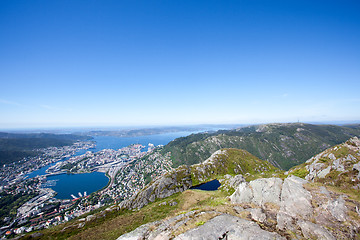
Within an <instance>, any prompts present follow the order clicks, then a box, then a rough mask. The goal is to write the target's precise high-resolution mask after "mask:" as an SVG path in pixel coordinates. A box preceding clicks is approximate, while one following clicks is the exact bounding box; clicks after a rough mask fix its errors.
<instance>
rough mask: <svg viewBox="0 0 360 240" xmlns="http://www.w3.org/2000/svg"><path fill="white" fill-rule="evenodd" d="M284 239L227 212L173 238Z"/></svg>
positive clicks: (198, 239)
mask: <svg viewBox="0 0 360 240" xmlns="http://www.w3.org/2000/svg"><path fill="white" fill-rule="evenodd" d="M225 237H227V239H239V240H242V239H247V240H251V239H254V240H259V239H264V240H266V239H269V240H270V239H285V238H283V237H282V236H280V235H279V234H277V233H273V232H268V231H265V230H262V229H261V228H260V227H259V226H258V225H257V224H256V223H254V222H251V221H248V220H245V219H241V218H238V217H235V216H231V215H228V214H223V215H220V216H217V217H215V218H213V219H211V220H209V221H208V222H206V223H205V224H204V225H202V226H200V227H197V228H194V229H191V230H189V231H187V232H185V233H183V234H180V235H179V236H177V237H176V238H175V240H204V239H221V238H225Z"/></svg>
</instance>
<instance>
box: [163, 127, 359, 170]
mask: <svg viewBox="0 0 360 240" xmlns="http://www.w3.org/2000/svg"><path fill="white" fill-rule="evenodd" d="M353 136H360V125H352V127H341V126H335V125H312V124H305V123H273V124H262V125H253V126H248V127H242V128H238V129H235V130H220V131H217V132H215V133H199V134H192V135H190V136H187V137H182V138H177V139H175V140H174V141H172V142H170V143H169V144H167V145H166V146H164V148H163V150H162V153H163V154H165V153H168V152H170V153H171V158H172V160H173V166H174V167H177V166H179V165H182V164H185V165H192V164H196V163H199V162H202V161H204V160H206V159H207V158H208V157H210V155H211V154H212V153H214V152H215V151H216V150H219V149H222V148H237V149H244V150H247V151H248V152H250V153H251V154H253V155H255V156H257V157H258V158H260V159H263V160H267V161H269V162H271V163H272V164H273V165H274V166H276V167H279V168H282V169H285V170H288V169H290V168H291V167H293V166H296V165H298V164H301V163H303V162H305V161H306V160H307V159H309V158H310V157H312V156H313V155H315V154H317V153H319V152H321V151H323V150H325V149H326V148H329V147H330V146H333V145H336V144H339V143H341V142H344V141H346V140H347V139H349V138H350V137H353Z"/></svg>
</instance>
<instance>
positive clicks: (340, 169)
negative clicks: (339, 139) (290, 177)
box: [289, 137, 360, 189]
mask: <svg viewBox="0 0 360 240" xmlns="http://www.w3.org/2000/svg"><path fill="white" fill-rule="evenodd" d="M299 173H301V175H302V176H303V177H304V178H305V179H306V180H308V181H312V182H321V183H326V184H330V185H334V186H338V187H344V188H348V187H351V188H354V189H360V140H359V139H358V138H357V137H353V138H351V139H349V140H348V141H346V142H345V143H343V144H340V145H337V146H335V147H332V148H329V149H327V150H325V151H323V152H321V153H319V154H317V155H316V156H314V157H312V158H310V159H309V160H307V161H306V163H305V164H303V165H300V166H298V167H294V168H293V169H291V170H289V174H296V175H299Z"/></svg>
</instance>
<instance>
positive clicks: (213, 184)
mask: <svg viewBox="0 0 360 240" xmlns="http://www.w3.org/2000/svg"><path fill="white" fill-rule="evenodd" d="M220 186H221V184H220V182H219V181H218V180H217V179H214V180H212V181H210V182H207V183H203V184H200V185H196V186H193V187H191V188H190V189H199V190H204V191H216V190H218V188H219V187H220Z"/></svg>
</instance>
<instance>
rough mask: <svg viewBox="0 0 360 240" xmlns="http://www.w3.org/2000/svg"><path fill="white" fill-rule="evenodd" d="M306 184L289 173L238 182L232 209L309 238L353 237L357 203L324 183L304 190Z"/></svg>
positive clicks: (277, 229)
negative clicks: (333, 190)
mask: <svg viewBox="0 0 360 240" xmlns="http://www.w3.org/2000/svg"><path fill="white" fill-rule="evenodd" d="M307 183H308V182H307V181H306V180H304V179H302V178H299V177H296V176H293V175H291V176H289V177H287V178H286V179H285V180H284V181H282V180H281V179H279V178H269V179H257V180H254V181H251V182H250V183H246V182H243V183H240V184H239V186H238V188H237V189H236V191H235V192H234V193H233V194H232V195H231V196H230V199H231V202H232V203H233V204H236V206H235V207H234V208H235V209H234V210H235V211H236V212H237V213H239V214H241V212H248V213H250V215H251V219H252V220H254V221H256V222H259V223H262V224H265V225H266V224H268V225H271V223H273V224H272V228H273V229H274V230H276V231H282V232H286V231H291V232H293V233H294V234H296V235H301V236H304V237H305V238H311V239H313V238H314V239H339V238H341V239H343V238H353V237H354V234H355V232H357V233H359V232H360V226H358V225H359V224H357V222H358V219H359V216H358V217H357V215H356V210H357V208H356V207H357V206H358V205H360V204H359V203H358V202H354V201H352V200H350V199H348V197H347V196H346V195H339V194H337V193H334V192H331V191H329V190H328V189H326V188H325V187H324V186H322V187H313V188H309V189H307V188H306V187H305V186H306V184H307ZM270 186H271V187H270ZM259 193H260V194H259ZM269 196H271V197H269ZM249 204H251V205H249ZM269 204H270V205H269ZM354 204H355V205H356V207H352V209H351V210H350V209H349V207H348V206H352V205H354ZM242 206H243V207H242ZM269 206H270V207H269ZM349 211H351V215H352V216H353V217H351V218H350V217H349V214H348V212H349ZM264 216H265V218H264ZM274 222H276V224H274ZM347 226H348V227H347ZM349 226H350V227H349ZM328 229H332V231H329V230H328Z"/></svg>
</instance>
